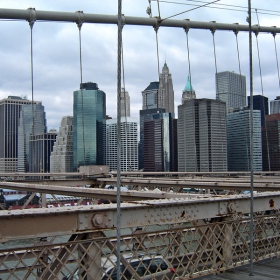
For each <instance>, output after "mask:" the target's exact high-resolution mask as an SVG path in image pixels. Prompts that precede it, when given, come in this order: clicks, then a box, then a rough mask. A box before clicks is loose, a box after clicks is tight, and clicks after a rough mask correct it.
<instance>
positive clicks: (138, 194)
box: [0, 182, 197, 201]
mask: <svg viewBox="0 0 280 280" xmlns="http://www.w3.org/2000/svg"><path fill="white" fill-rule="evenodd" d="M0 187H3V188H6V189H12V190H19V191H29V192H35V193H48V194H49V193H51V194H59V195H67V196H75V197H85V198H104V199H108V200H116V191H115V190H110V189H101V188H100V189H99V188H79V187H66V186H53V185H47V184H26V183H11V182H2V183H0ZM190 196H197V195H191V194H182V193H169V192H153V191H122V192H121V197H122V200H123V201H136V200H147V199H164V198H178V197H186V198H188V197H190Z"/></svg>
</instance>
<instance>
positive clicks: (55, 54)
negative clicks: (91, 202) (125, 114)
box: [0, 0, 280, 129]
mask: <svg viewBox="0 0 280 280" xmlns="http://www.w3.org/2000/svg"><path fill="white" fill-rule="evenodd" d="M219 2H220V3H221V4H229V5H230V4H233V5H240V6H244V1H219ZM0 3H1V7H3V8H16V9H24V10H26V9H27V8H28V7H35V8H36V10H53V11H68V12H75V11H77V10H80V11H81V10H82V11H84V13H100V14H112V15H115V14H116V11H117V5H116V3H114V4H112V2H110V1H106V0H104V1H103V4H102V5H98V4H97V3H87V2H83V3H80V2H78V1H71V3H70V4H69V3H67V5H66V3H63V2H57V1H48V2H47V3H46V1H40V0H36V1H32V0H30V1H28V0H23V1H20V3H19V2H18V1H14V0H11V1H9V2H7V1H0ZM272 4H273V2H272V1H269V0H268V1H265V3H264V2H263V1H259V0H258V1H254V5H253V7H254V8H258V13H259V14H258V15H259V21H260V25H264V26H278V27H279V26H280V22H279V16H278V15H277V13H275V15H274V16H273V15H268V14H265V13H264V12H263V11H262V10H261V9H262V8H263V9H269V7H270V6H271V7H274V6H272ZM147 5H148V1H135V3H134V5H133V7H132V6H131V5H129V2H128V1H123V13H124V15H125V16H139V17H148V15H147V14H146V8H147ZM212 6H213V7H214V5H212ZM245 6H246V5H245ZM192 7H193V6H188V5H175V4H173V5H172V4H168V3H160V8H161V10H160V12H161V17H162V18H164V17H167V16H171V15H174V14H176V13H177V12H182V11H185V10H188V9H190V8H192ZM215 7H219V6H217V5H216V6H215ZM220 8H226V7H223V6H220ZM152 10H153V16H156V15H157V14H158V11H157V5H156V3H155V2H154V3H152ZM240 10H242V9H240ZM246 17H247V12H246V10H245V9H243V11H240V12H238V11H235V10H230V11H229V10H226V9H225V10H221V9H214V8H212V9H211V8H206V7H205V8H200V9H196V10H194V11H190V12H188V13H184V14H182V15H180V16H177V17H174V19H186V18H189V19H190V20H191V21H202V20H203V21H205V22H210V21H213V20H215V21H216V22H221V23H234V22H238V23H239V24H246V25H247V22H246ZM252 20H253V25H255V24H257V23H258V22H257V17H256V13H255V11H254V13H253V15H252ZM1 28H2V29H1ZM0 29H1V34H3V42H5V43H3V44H2V45H1V46H0V48H2V49H1V50H2V52H3V53H5V56H4V57H3V61H2V63H1V66H0V67H2V71H1V72H2V73H3V75H2V76H1V77H0V99H2V98H5V97H6V96H8V95H15V93H16V94H18V95H19V96H27V97H28V99H31V87H30V80H31V78H30V76H31V75H30V28H29V25H28V22H25V21H19V22H18V21H13V22H11V21H7V22H6V21H2V22H1V25H0ZM33 32H34V34H33V35H34V37H33V40H34V41H33V42H34V46H33V47H34V99H35V100H42V102H43V104H44V106H45V110H46V112H47V119H48V127H49V128H55V129H58V127H59V123H60V120H61V118H62V117H63V116H66V115H69V114H70V112H71V110H72V109H71V108H72V100H71V99H70V98H69V94H71V92H72V90H73V88H75V87H76V85H77V84H78V83H80V73H79V45H78V28H77V26H76V24H75V23H72V24H71V23H48V22H46V23H41V22H35V24H34V28H33ZM10 34H14V35H15V36H12V37H11V36H10ZM116 34H117V28H116V26H115V25H102V24H99V25H94V24H84V25H83V27H82V30H81V35H82V59H83V82H88V81H93V82H97V83H98V84H99V86H100V87H101V88H102V89H103V90H104V91H105V92H106V93H107V94H108V95H109V96H110V102H108V111H109V112H111V113H110V115H111V116H112V117H113V118H114V117H116V91H117V90H116V84H117V83H116V76H117V75H116V74H117V73H116V71H117V67H116V65H117V64H116V59H117V54H116V47H117V44H116V37H117V36H116ZM258 37H259V49H260V58H261V65H262V73H263V87H264V95H265V96H267V97H268V98H269V99H270V100H272V99H274V98H275V96H277V95H279V87H278V77H277V68H276V59H275V50H274V42H273V36H272V35H271V34H261V33H260V34H259V36H258ZM96 38H98V40H97V39H96ZM158 41H159V44H158V47H159V65H160V68H161V67H162V66H163V64H164V61H167V64H168V66H169V69H170V72H172V77H173V85H174V93H175V97H174V99H175V100H174V101H175V115H176V116H177V106H178V105H179V104H180V103H181V93H182V89H183V88H184V85H185V82H186V79H187V76H188V74H189V73H188V72H189V70H188V68H189V67H188V53H187V44H186V35H185V32H184V30H183V29H181V28H180V29H176V28H164V27H160V28H159V31H158ZM215 42H216V49H217V70H218V72H221V71H226V70H228V71H235V72H236V73H239V69H238V57H237V52H236V43H235V35H234V33H233V32H223V31H216V32H215ZM238 42H239V50H240V61H241V71H242V75H244V76H246V78H247V95H248V94H249V87H248V83H249V80H248V77H249V74H248V73H249V72H248V69H249V59H248V33H246V32H241V31H240V32H239V33H238ZM276 43H277V49H278V50H279V44H280V41H279V36H276ZM123 45H124V73H125V83H126V84H125V89H126V90H127V91H128V92H129V94H130V99H131V116H132V117H137V115H138V111H139V110H140V108H141V105H142V102H141V101H142V100H141V90H142V89H143V88H144V87H145V86H146V84H147V82H148V81H156V80H158V71H157V70H158V67H157V52H156V38H155V32H154V30H153V28H152V27H143V26H125V27H124V29H123ZM189 48H190V62H191V77H192V84H193V85H194V86H195V90H196V94H197V98H204V97H205V98H212V99H214V98H215V94H216V92H215V62H214V54H213V42H212V34H211V32H210V31H209V30H192V29H191V30H190V32H189ZM253 49H254V53H253V58H254V60H253V65H254V71H253V73H254V94H262V92H261V85H260V78H259V69H258V59H257V54H256V40H255V36H253ZM267 53H269V55H267ZM93 65H94V66H95V67H93Z"/></svg>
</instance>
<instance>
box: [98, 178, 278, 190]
mask: <svg viewBox="0 0 280 280" xmlns="http://www.w3.org/2000/svg"><path fill="white" fill-rule="evenodd" d="M97 181H98V182H105V183H106V184H113V185H116V178H100V179H98V180H97ZM209 181H210V180H209ZM209 181H207V180H206V181H205V182H203V181H199V180H193V181H191V180H188V179H186V180H184V179H179V180H176V179H173V178H147V179H145V178H135V177H131V178H121V184H123V185H137V186H159V187H165V188H203V189H219V190H250V183H249V182H224V181H223V182H219V181H218V179H216V180H215V181H214V182H209ZM254 190H256V191H278V190H280V185H279V184H278V185H277V184H274V183H254Z"/></svg>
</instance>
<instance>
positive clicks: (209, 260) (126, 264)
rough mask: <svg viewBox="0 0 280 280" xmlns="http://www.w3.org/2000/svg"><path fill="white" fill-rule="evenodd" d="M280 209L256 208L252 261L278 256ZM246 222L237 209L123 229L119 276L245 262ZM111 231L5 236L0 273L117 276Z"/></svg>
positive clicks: (190, 271) (197, 271) (170, 274)
mask: <svg viewBox="0 0 280 280" xmlns="http://www.w3.org/2000/svg"><path fill="white" fill-rule="evenodd" d="M279 214H280V212H279V211H278V210H273V211H264V212H258V213H255V216H254V254H253V255H254V261H259V260H261V259H266V258H272V257H275V256H276V257H277V256H279V254H280V247H279V238H280V237H279V226H280V222H279V221H280V219H279ZM166 215H168V212H167V213H166ZM167 218H168V217H167ZM42 219H43V218H42ZM131 219H133V217H131ZM61 223H63V220H61ZM95 223H98V219H97V220H96V221H95ZM249 223H250V221H249V217H248V216H246V215H243V214H241V213H235V214H233V215H230V216H227V217H220V218H214V219H207V220H203V219H200V220H197V221H192V222H190V223H186V222H184V223H179V224H173V225H170V224H162V225H158V224H151V225H149V226H142V227H128V228H124V229H122V234H121V235H122V236H121V279H131V278H132V277H133V279H175V277H181V278H180V279H191V278H196V277H199V276H202V275H206V274H211V273H219V272H221V271H224V270H227V269H230V268H234V267H237V266H241V265H244V264H246V263H248V262H249V249H250V230H249V227H250V225H249ZM34 227H36V225H34ZM35 230H36V229H34V231H35ZM115 236H116V232H115V230H112V229H109V230H104V229H103V230H89V231H85V232H82V233H74V234H72V235H57V236H53V237H45V238H44V237H40V238H37V237H36V236H34V237H33V238H31V239H21V240H16V241H15V240H14V241H7V242H5V243H2V244H1V245H0V263H1V266H0V275H1V277H2V278H3V277H4V278H3V279H96V280H98V279H102V280H104V279H108V280H111V279H117V278H116V237H115ZM158 277H159V278H158ZM182 277H183V278H182Z"/></svg>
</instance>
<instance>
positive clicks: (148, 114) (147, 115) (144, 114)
mask: <svg viewBox="0 0 280 280" xmlns="http://www.w3.org/2000/svg"><path fill="white" fill-rule="evenodd" d="M157 113H165V109H160V108H151V109H145V110H140V117H139V119H140V141H139V148H138V159H139V162H138V167H139V169H143V168H144V122H145V121H149V120H152V119H153V115H154V114H157Z"/></svg>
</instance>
